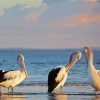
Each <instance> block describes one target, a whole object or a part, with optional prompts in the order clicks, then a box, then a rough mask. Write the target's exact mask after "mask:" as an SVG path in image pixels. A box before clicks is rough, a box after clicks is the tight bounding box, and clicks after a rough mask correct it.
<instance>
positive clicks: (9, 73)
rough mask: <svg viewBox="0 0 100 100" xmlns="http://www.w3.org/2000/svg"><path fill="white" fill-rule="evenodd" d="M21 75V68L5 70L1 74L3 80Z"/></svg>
mask: <svg viewBox="0 0 100 100" xmlns="http://www.w3.org/2000/svg"><path fill="white" fill-rule="evenodd" d="M19 75H20V71H19V70H9V71H5V72H3V73H2V75H1V76H0V77H1V78H0V79H1V80H0V82H2V81H6V80H11V79H15V78H16V77H18V76H19Z"/></svg>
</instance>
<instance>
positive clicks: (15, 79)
mask: <svg viewBox="0 0 100 100" xmlns="http://www.w3.org/2000/svg"><path fill="white" fill-rule="evenodd" d="M17 62H18V64H19V65H20V66H21V67H22V69H21V70H8V71H0V87H1V86H2V87H6V88H8V93H13V87H15V86H16V85H18V84H19V83H21V82H22V81H23V80H24V79H25V78H27V71H26V67H25V63H24V56H23V55H22V54H19V55H18V57H17ZM10 88H11V91H9V89H10Z"/></svg>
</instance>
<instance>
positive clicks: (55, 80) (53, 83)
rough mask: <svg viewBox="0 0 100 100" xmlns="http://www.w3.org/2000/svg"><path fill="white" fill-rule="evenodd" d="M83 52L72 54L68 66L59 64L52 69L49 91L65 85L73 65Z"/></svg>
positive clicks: (49, 78)
mask: <svg viewBox="0 0 100 100" xmlns="http://www.w3.org/2000/svg"><path fill="white" fill-rule="evenodd" d="M81 56H82V54H81V52H80V51H77V52H74V53H72V54H71V56H70V59H69V63H68V64H67V65H66V66H58V67H57V68H54V69H52V70H51V71H50V72H49V75H48V92H49V93H50V92H53V90H55V89H58V88H60V87H61V89H62V87H63V85H64V84H65V82H66V79H67V75H68V73H69V71H70V70H71V68H72V67H73V65H74V64H75V63H76V62H77V61H78V60H79V59H80V58H81Z"/></svg>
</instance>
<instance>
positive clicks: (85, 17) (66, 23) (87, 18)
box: [52, 14, 100, 28]
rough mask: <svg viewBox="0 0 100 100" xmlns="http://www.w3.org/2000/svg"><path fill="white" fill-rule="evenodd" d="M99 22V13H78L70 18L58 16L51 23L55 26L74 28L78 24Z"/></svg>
mask: <svg viewBox="0 0 100 100" xmlns="http://www.w3.org/2000/svg"><path fill="white" fill-rule="evenodd" d="M99 22H100V15H90V14H79V15H77V16H73V17H71V18H69V19H68V18H60V19H57V20H56V21H53V23H52V25H53V26H55V27H66V28H75V27H78V26H83V25H84V26H85V25H90V24H95V23H99Z"/></svg>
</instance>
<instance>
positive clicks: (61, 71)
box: [55, 67, 66, 83]
mask: <svg viewBox="0 0 100 100" xmlns="http://www.w3.org/2000/svg"><path fill="white" fill-rule="evenodd" d="M65 74H66V70H65V67H61V68H60V69H59V72H58V73H57V77H56V78H55V81H56V82H58V83H59V82H61V81H62V80H63V78H64V76H65Z"/></svg>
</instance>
